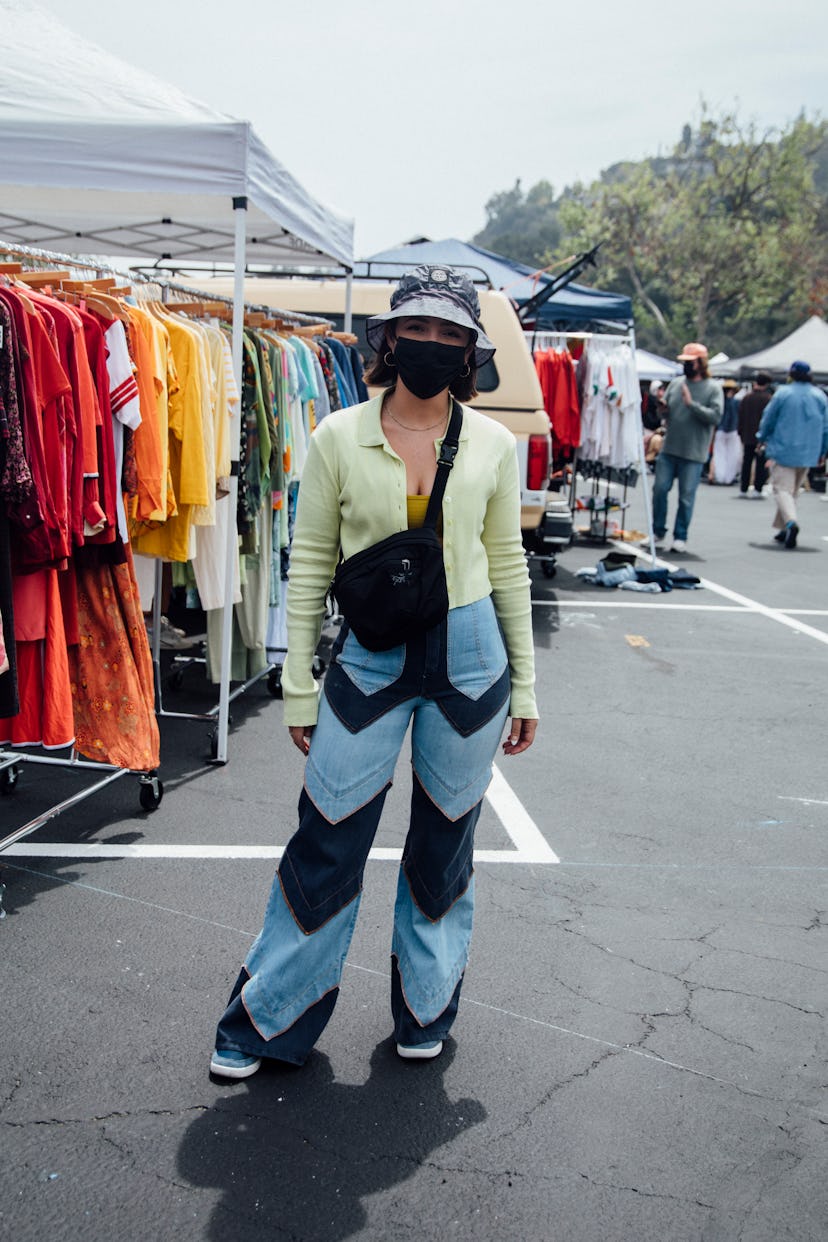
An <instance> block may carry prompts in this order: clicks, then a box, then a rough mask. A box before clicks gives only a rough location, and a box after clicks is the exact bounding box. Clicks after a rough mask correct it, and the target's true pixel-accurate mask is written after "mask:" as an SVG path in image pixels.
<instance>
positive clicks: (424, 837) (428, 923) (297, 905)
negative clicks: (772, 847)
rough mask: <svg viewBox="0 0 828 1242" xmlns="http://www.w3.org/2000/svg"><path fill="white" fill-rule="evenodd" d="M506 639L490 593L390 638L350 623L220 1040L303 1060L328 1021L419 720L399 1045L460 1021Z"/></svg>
mask: <svg viewBox="0 0 828 1242" xmlns="http://www.w3.org/2000/svg"><path fill="white" fill-rule="evenodd" d="M508 699H509V673H508V664H507V658H506V650H505V646H504V643H503V638H502V634H501V632H500V629H499V626H498V624H497V619H496V616H495V612H494V607H493V604H492V601H491V599H490V598H486V599H483V600H479V601H477V602H476V603H473V604H469V605H466V606H465V607H463V608H456V609H452V610H451V611H450V612H449V615H448V618H447V619H446V621H444V622H443V623H442V624H441V625H439V626H436V627H435V628H434V629H433V630H430V631H429V632H428V633H427V634H426V635H424V636H423V637H422V638H420V639H418V640H417V641H416V642H414V643H409V644H407V645H406V646H401V647H395V648H393V649H392V650H391V651H384V652H371V651H368V650H367V649H366V648H364V647H362V646H361V644H359V643H358V642H357V640H356V638H355V636H354V635H353V634H352V633H350V632H347V631H346V632H345V634H344V635H343V636H341V638H340V641H339V642H338V643H337V647H336V648H335V650H334V653H333V657H332V662H331V666H330V668H329V670H328V673H327V676H326V678H325V686H324V692H323V697H322V700H321V703H320V712H319V720H318V723H317V725H316V728H315V730H314V732H313V737H312V740H311V746H310V753H309V755H308V760H307V764H306V768H305V782H304V787H303V789H302V793H301V796H300V799H299V827H298V830H297V831H296V833H295V834H294V836H293V837H292V838H291V840H290V842H289V844H288V845H287V847H286V849H285V853H284V855H283V857H282V859H281V861H280V864H279V869H278V872H277V875H276V878H275V880H274V883H273V887H272V890H271V893H270V899H269V902H268V906H267V910H266V913H265V920H264V926H263V928H262V931H261V933H260V934H259V936H258V937H257V939H256V941H255V942H254V944H253V946H252V948H251V950H250V953H249V954H248V956H247V959H246V961H245V964H244V966H243V968H242V970H241V972H240V975H239V977H238V979H237V981H236V985H235V987H234V989H233V992H232V994H231V997H230V1001H229V1004H228V1007H227V1009H226V1011H225V1013H224V1016H223V1017H222V1019H221V1021H220V1023H219V1027H218V1032H217V1036H216V1047H217V1048H218V1049H235V1050H237V1051H240V1052H246V1053H249V1054H251V1055H254V1056H267V1057H274V1058H277V1059H279V1060H284V1061H290V1062H293V1063H295V1064H302V1063H303V1062H304V1061H305V1059H306V1058H307V1056H308V1054H309V1052H310V1050H311V1049H312V1047H313V1045H314V1044H315V1042H316V1040H317V1039H318V1038H319V1036H320V1034H321V1033H322V1031H323V1029H324V1027H325V1025H326V1023H327V1022H328V1020H329V1018H330V1016H331V1014H332V1012H333V1008H334V1005H335V1003H336V998H337V995H338V990H339V986H340V980H341V976H342V971H343V967H344V964H345V958H346V956H347V953H348V948H349V945H350V942H351V937H352V935H353V931H354V927H355V924H356V918H357V912H358V909H359V902H360V894H361V891H362V884H363V875H364V870H365V863H366V861H367V858H368V853H369V851H370V849H371V845H372V843H373V840H374V836H375V833H376V830H377V826H378V824H379V820H380V815H381V813H382V808H383V803H384V801H385V797H386V794H387V792H388V789H389V787H390V785H391V781H392V777H393V774H394V769H395V767H396V764H397V760H398V757H399V754H400V751H401V749H402V745H403V742H404V739H405V736H406V733H407V732H408V730H409V727H410V729H411V762H412V794H411V808H410V822H409V829H408V835H407V838H406V842H405V847H404V850H403V857H402V864H401V867H400V871H399V876H398V882H397V897H396V904H395V908H394V928H393V937H392V944H391V955H392V960H391V1010H392V1017H393V1023H394V1037H395V1039H396V1040H397V1041H398V1042H400V1043H405V1044H418V1043H428V1042H431V1041H432V1040H435V1039H443V1038H445V1036H446V1035H447V1034H448V1031H449V1029H450V1028H451V1025H452V1023H453V1021H454V1018H455V1015H456V1012H457V1007H458V1002H459V996H460V988H461V986H462V981H463V974H464V971H465V968H466V962H467V959H468V952H469V942H470V939H471V930H472V914H473V907H474V876H473V865H472V854H473V846H474V829H475V825H476V823H477V819H478V816H479V814H480V807H481V803H482V799H483V795H484V793H485V791H486V788H487V786H488V784H489V780H490V778H491V765H492V760H493V758H494V756H495V753H496V751H497V747H498V744H499V742H500V739H501V737H502V735H503V728H504V725H505V722H506V717H507V711H508Z"/></svg>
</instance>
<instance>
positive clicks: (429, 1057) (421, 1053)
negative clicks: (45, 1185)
mask: <svg viewBox="0 0 828 1242" xmlns="http://www.w3.org/2000/svg"><path fill="white" fill-rule="evenodd" d="M442 1051H443V1041H442V1039H438V1040H437V1042H436V1043H434V1044H397V1056H400V1057H402V1059H403V1060H404V1061H433V1060H434V1058H435V1057H439V1055H440V1053H441V1052H442Z"/></svg>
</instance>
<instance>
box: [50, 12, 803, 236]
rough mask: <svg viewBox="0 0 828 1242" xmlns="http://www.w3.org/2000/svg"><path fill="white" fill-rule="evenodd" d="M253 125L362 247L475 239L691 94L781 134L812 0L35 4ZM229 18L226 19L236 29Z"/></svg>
mask: <svg viewBox="0 0 828 1242" xmlns="http://www.w3.org/2000/svg"><path fill="white" fill-rule="evenodd" d="M41 4H42V7H44V8H47V9H50V10H51V11H52V12H53V13H55V14H56V15H57V16H58V17H60V19H61V20H62V21H63V22H64V23H65V24H66V25H68V26H70V27H72V28H73V29H74V30H75V31H77V32H78V33H79V34H81V35H83V36H84V37H85V38H88V39H93V40H94V41H95V42H97V43H99V44H101V45H102V46H103V47H105V48H106V49H107V50H109V51H110V52H113V53H115V54H116V55H118V56H120V57H122V58H124V59H127V60H129V61H131V62H132V63H133V64H135V65H138V66H140V67H141V68H144V69H148V70H151V71H152V72H154V73H155V74H156V75H157V76H158V77H161V78H164V79H166V80H167V81H169V82H172V83H174V84H175V85H176V86H178V87H179V88H180V89H181V90H183V91H185V92H186V93H187V94H189V95H191V96H193V97H195V98H197V99H201V100H203V101H204V102H205V103H208V104H210V105H211V106H213V107H214V108H217V109H219V110H220V111H222V112H226V113H228V114H230V115H232V116H235V117H238V118H241V119H245V120H249V121H252V123H253V125H254V127H255V128H256V130H257V131H258V132H259V134H260V136H261V137H262V139H263V140H264V141H265V142H266V144H267V145H268V146H269V147H270V148H271V150H272V151H273V152H274V154H275V155H277V156H278V157H279V159H281V160H282V162H283V163H284V164H285V165H286V166H287V167H288V168H289V169H290V171H291V172H292V173H293V174H294V176H296V177H297V178H298V179H299V180H300V181H301V182H302V183H303V184H304V186H305V188H306V189H307V190H308V191H309V192H310V193H311V194H313V195H314V196H315V197H316V198H319V199H321V200H322V201H323V202H325V203H327V204H328V205H330V206H331V207H335V208H336V209H337V210H339V211H340V212H342V213H343V214H344V215H347V216H350V217H352V218H353V219H354V220H355V222H356V253H357V255H358V256H364V255H369V254H371V253H373V252H375V251H377V250H381V249H383V248H385V247H388V246H392V245H396V244H398V243H400V242H403V241H407V240H409V239H410V238H412V237H415V236H427V237H432V238H442V237H460V238H464V239H468V238H470V237H471V236H472V235H473V234H474V233H475V232H477V231H478V230H479V229H480V228H482V227H483V224H484V223H485V211H484V206H485V203H486V200H487V199H488V198H489V197H490V196H491V195H492V194H493V193H496V192H497V191H500V190H505V189H509V188H511V187H512V186H513V185H514V182H515V180H516V179H517V178H520V179H521V181H522V183H523V186H524V188H525V189H528V188H529V187H530V186H532V185H533V184H534V183H535V182H536V181H539V180H540V179H542V178H545V179H547V180H549V181H551V182H552V184H553V185H554V186H555V187H556V189H558V190H560V189H561V188H562V187H563V186H565V185H567V184H571V183H572V182H574V181H575V180H578V179H580V180H591V179H592V178H593V177H595V176H597V174H598V173H599V172H600V170H601V169H602V168H605V167H606V166H607V165H609V164H612V163H614V162H616V161H617V160H622V159H640V158H642V157H643V156H646V155H653V154H656V153H658V152H659V151H662V152H665V151H668V150H669V149H670V148H671V147H672V145H673V143H674V142H675V141H676V140H677V139H678V137H679V135H680V132H681V127H682V125H683V124H684V123H685V122H686V121H688V120H689V121H695V120H697V119H698V116H699V102H700V100H701V98H702V97H703V98H704V99H705V100H706V101H707V102H708V104H709V105H711V106H712V107H713V109H714V110H719V109H722V108H725V107H734V106H736V105H738V107H739V111H740V114H741V115H742V116H743V118H745V119H755V120H756V121H758V122H759V123H760V124H761V125H763V126H769V127H773V126H780V125H784V124H785V123H786V122H788V121H790V120H791V119H792V118H793V117H794V116H796V115H797V113H798V112H799V111H800V110H801V109H803V108H804V109H805V110H806V112H808V113H809V114H811V115H817V114H818V113H819V111H820V110H821V109H824V107H825V100H826V47H828V5H825V6H824V7H823V4H821V3H816V2H815V0H786V2H785V3H779V0H695V2H694V3H681V4H679V3H671V0H616V2H612V3H609V2H607V0H591V2H590V3H586V4H581V5H578V4H574V3H572V0H568V2H567V3H565V4H562V3H558V2H557V0H454V2H453V0H411V2H410V3H404V4H401V3H399V0H397V2H396V3H393V2H391V0H388V2H386V3H379V0H349V2H347V3H346V2H345V0H293V2H291V3H286V2H285V0H235V2H234V0H141V4H140V5H137V6H136V5H134V4H129V5H127V4H122V3H120V2H119V0H41ZM231 17H232V21H231V20H230V18H231Z"/></svg>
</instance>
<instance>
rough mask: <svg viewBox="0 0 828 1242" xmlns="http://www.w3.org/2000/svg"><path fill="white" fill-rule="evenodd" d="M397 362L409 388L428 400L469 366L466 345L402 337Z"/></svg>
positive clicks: (399, 338)
mask: <svg viewBox="0 0 828 1242" xmlns="http://www.w3.org/2000/svg"><path fill="white" fill-rule="evenodd" d="M394 361H395V362H396V364H397V370H398V371H399V375H400V379H401V380H402V382H403V383H404V384H405V386H406V388H407V389H408V391H409V392H413V394H414V396H415V397H419V398H420V400H421V401H428V399H429V397H436V396H437V393H438V392H442V391H443V390H444V389H445V388H448V387H449V385H450V384H451V382H452V381H453V380H456V379H457V377H458V376H459V374H460V372H461V371H463V370H464V369H465V366H466V346H465V345H444V344H443V343H442V342H441V341H413V340H411V339H410V338H409V337H407V336H400V337H398V338H397V343H396V345H395V346H394Z"/></svg>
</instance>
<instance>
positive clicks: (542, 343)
mask: <svg viewBox="0 0 828 1242" xmlns="http://www.w3.org/2000/svg"><path fill="white" fill-rule="evenodd" d="M524 337H525V338H526V342H527V344H528V345H529V349H530V351H531V353H532V354H534V352H535V350H536V349H550V348H551V349H555V348H565V347H566V343H567V341H600V342H602V343H607V344H613V345H629V347H630V349H631V350H632V353H633V358H635V329H634V328H630V330H629V332H567V331H566V329H564V328H562V329H559V330H557V331H554V332H539V331H537V330H534V331H531V332H530V331H526V332H524ZM636 410H637V414H638V437H637V439H638V465H639V473H640V475H641V480H642V488H643V491H644V513H645V518H646V522H647V541H648V543H649V548H650V556H651V557H652V559H653V561H654V562H655V559H656V553H655V535H654V533H653V515H652V508H651V505H650V487H649V482H648V479H647V463H646V461H645V458H644V425H643V423H642V422H641V407H640V403H638V404H637V405H636ZM571 469H572V478H571V481H570V489H569V507H570V509H571V510H572V512H573V513H574V511H575V503H576V496H575V493H576V489H577V474H578V450H577V449H576V450H575V455H574V457H573V459H572V463H571ZM598 482H599V484H600V480H598ZM609 483H610V479H609V475H608V476H607V491H609ZM626 494H627V484H626V483H625V484H624V501H625V502H626ZM622 507H625V506H624V505H622ZM608 514H609V510H608V509H606V508H605V510H604V531H603V538H604V539H606V533H607V524H608V520H609V519H608Z"/></svg>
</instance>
